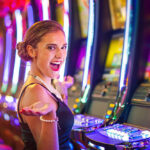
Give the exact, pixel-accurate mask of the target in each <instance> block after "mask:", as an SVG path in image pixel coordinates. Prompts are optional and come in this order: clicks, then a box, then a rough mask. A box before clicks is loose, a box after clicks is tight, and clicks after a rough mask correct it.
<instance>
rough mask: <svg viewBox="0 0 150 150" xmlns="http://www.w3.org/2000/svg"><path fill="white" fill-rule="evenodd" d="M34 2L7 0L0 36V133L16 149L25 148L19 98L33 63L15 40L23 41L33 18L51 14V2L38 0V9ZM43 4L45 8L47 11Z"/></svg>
mask: <svg viewBox="0 0 150 150" xmlns="http://www.w3.org/2000/svg"><path fill="white" fill-rule="evenodd" d="M34 2H35V1H34V0H32V1H28V0H24V1H21V2H20V3H18V2H16V1H11V2H10V1H5V2H4V6H5V7H7V8H8V9H7V11H6V12H5V14H4V15H3V16H2V18H1V19H0V20H1V21H0V24H1V27H2V28H1V29H3V36H2V37H1V36H0V49H1V50H0V52H1V53H0V55H1V58H0V59H1V60H0V63H1V66H0V70H1V71H0V78H1V79H0V80H1V84H0V100H1V101H0V124H1V129H0V137H1V138H3V140H4V142H5V143H6V144H8V145H10V146H11V147H12V148H13V149H16V150H17V149H22V148H23V142H22V140H21V132H20V126H19V120H18V117H17V113H16V104H17V98H18V96H19V92H20V89H21V86H22V85H23V83H24V81H25V79H26V77H27V75H28V71H29V67H30V64H28V63H25V62H23V61H22V60H21V59H20V58H19V56H18V55H17V50H16V43H18V42H20V41H22V39H23V36H24V33H25V31H26V30H27V28H29V27H30V26H31V25H32V24H33V23H34V22H35V21H34V20H36V21H39V20H40V17H41V20H43V19H48V17H49V16H50V14H49V11H48V9H49V8H48V5H47V6H45V5H44V4H43V3H39V1H36V4H37V5H38V4H39V5H41V7H40V9H39V7H37V5H34ZM12 3H13V7H12ZM42 5H43V6H42ZM33 7H34V8H37V9H36V10H38V11H37V12H38V13H39V14H38V15H39V16H38V15H35V12H34V10H33ZM45 7H46V8H45ZM42 8H45V10H44V12H43V10H42ZM46 10H47V11H46ZM0 12H1V10H0ZM0 33H2V32H0ZM0 35H2V34H0ZM2 61H3V62H2ZM2 63H3V64H2Z"/></svg>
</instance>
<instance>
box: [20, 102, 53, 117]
mask: <svg viewBox="0 0 150 150" xmlns="http://www.w3.org/2000/svg"><path fill="white" fill-rule="evenodd" d="M50 111H52V108H51V106H50V103H43V102H41V101H38V102H36V103H34V104H32V105H30V106H28V107H24V108H22V110H20V111H19V112H20V113H22V114H24V115H30V116H41V115H46V114H47V113H49V112H50Z"/></svg>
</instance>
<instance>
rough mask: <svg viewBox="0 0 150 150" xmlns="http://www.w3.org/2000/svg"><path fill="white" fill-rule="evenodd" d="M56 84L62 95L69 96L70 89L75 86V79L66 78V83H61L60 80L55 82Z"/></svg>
mask: <svg viewBox="0 0 150 150" xmlns="http://www.w3.org/2000/svg"><path fill="white" fill-rule="evenodd" d="M54 84H55V86H56V89H57V91H58V92H59V93H60V94H65V95H67V94H68V93H67V91H68V88H70V87H71V86H72V85H73V84H74V78H73V77H71V76H66V77H64V81H62V82H60V81H59V80H55V81H54Z"/></svg>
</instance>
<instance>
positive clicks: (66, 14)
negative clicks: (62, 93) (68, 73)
mask: <svg viewBox="0 0 150 150" xmlns="http://www.w3.org/2000/svg"><path fill="white" fill-rule="evenodd" d="M63 29H64V32H65V36H66V40H67V43H69V1H68V0H65V1H64V26H63ZM67 52H68V47H67ZM65 65H66V61H65V62H64V63H63V65H62V66H61V69H60V78H59V80H60V81H63V80H64V74H65Z"/></svg>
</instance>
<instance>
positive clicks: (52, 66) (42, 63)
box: [35, 31, 67, 78]
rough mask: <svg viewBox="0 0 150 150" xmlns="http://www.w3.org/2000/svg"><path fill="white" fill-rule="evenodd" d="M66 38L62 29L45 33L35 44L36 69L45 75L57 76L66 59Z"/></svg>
mask: <svg viewBox="0 0 150 150" xmlns="http://www.w3.org/2000/svg"><path fill="white" fill-rule="evenodd" d="M66 48H67V44H66V39H65V35H64V33H63V32H62V31H56V32H50V33H47V34H45V35H44V36H43V37H42V39H41V41H40V42H39V43H38V44H37V46H36V52H37V54H36V58H35V63H36V69H37V70H38V72H39V73H40V74H41V75H42V76H45V77H50V78H58V77H59V71H60V67H61V66H62V64H63V62H64V61H65V59H66Z"/></svg>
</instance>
